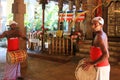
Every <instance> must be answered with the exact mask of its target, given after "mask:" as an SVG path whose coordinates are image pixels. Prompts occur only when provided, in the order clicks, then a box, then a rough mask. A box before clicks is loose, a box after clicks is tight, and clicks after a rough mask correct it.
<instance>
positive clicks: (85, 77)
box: [75, 59, 97, 80]
mask: <svg viewBox="0 0 120 80" xmlns="http://www.w3.org/2000/svg"><path fill="white" fill-rule="evenodd" d="M83 63H84V59H82V60H80V61H79V64H78V66H77V68H76V71H75V77H76V79H77V80H95V78H96V74H97V73H96V70H95V67H93V66H91V67H90V68H89V70H88V71H84V70H83V69H82V67H81V65H82V64H83Z"/></svg>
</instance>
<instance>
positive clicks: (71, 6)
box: [68, 0, 73, 32]
mask: <svg viewBox="0 0 120 80" xmlns="http://www.w3.org/2000/svg"><path fill="white" fill-rule="evenodd" d="M69 10H70V11H72V10H73V0H69ZM70 25H71V22H69V23H68V32H71V27H70Z"/></svg>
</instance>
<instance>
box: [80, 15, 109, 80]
mask: <svg viewBox="0 0 120 80" xmlns="http://www.w3.org/2000/svg"><path fill="white" fill-rule="evenodd" d="M92 24H93V25H92V29H93V31H94V32H95V33H96V36H95V39H94V41H93V46H92V47H91V49H90V59H91V61H87V62H86V63H85V64H84V65H83V66H82V67H83V69H84V70H88V69H89V67H90V66H91V65H94V66H95V67H96V68H97V76H96V80H109V75H110V64H109V61H108V58H109V51H108V39H107V35H106V33H105V32H104V31H103V25H104V20H103V18H102V17H95V18H93V20H92Z"/></svg>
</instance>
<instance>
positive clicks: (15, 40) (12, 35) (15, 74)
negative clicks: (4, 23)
mask: <svg viewBox="0 0 120 80" xmlns="http://www.w3.org/2000/svg"><path fill="white" fill-rule="evenodd" d="M17 24H18V23H17V22H15V21H10V22H9V26H10V29H9V30H8V31H4V32H3V33H2V34H0V38H4V37H6V38H7V42H8V47H7V51H14V50H18V49H19V38H22V39H24V40H28V39H27V37H26V36H25V35H23V34H22V32H21V31H20V30H19V27H17ZM13 44H14V45H13ZM4 73H5V74H4V78H3V80H16V79H19V78H21V73H20V63H15V64H8V63H7V62H6V65H5V72H4Z"/></svg>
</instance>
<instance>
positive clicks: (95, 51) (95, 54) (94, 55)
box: [90, 46, 109, 67]
mask: <svg viewBox="0 0 120 80" xmlns="http://www.w3.org/2000/svg"><path fill="white" fill-rule="evenodd" d="M101 56H102V51H101V49H100V48H99V47H94V46H92V47H91V49H90V58H91V59H92V60H93V61H95V60H97V59H99V58H100V57H101ZM107 65H109V62H108V59H105V60H104V61H102V62H100V63H98V64H97V65H96V66H97V67H101V66H107Z"/></svg>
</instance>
